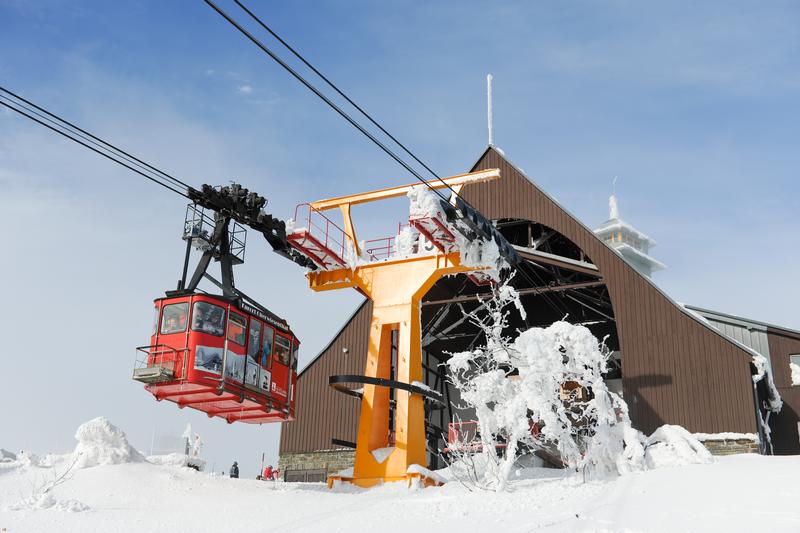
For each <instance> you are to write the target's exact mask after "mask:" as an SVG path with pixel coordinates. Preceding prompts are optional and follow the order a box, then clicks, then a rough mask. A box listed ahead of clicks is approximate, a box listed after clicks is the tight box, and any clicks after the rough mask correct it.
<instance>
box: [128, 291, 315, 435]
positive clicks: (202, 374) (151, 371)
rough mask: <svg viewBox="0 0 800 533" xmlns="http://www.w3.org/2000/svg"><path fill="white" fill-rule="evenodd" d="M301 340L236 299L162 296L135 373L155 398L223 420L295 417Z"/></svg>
mask: <svg viewBox="0 0 800 533" xmlns="http://www.w3.org/2000/svg"><path fill="white" fill-rule="evenodd" d="M299 347H300V342H299V341H298V340H297V337H295V336H294V334H293V333H292V330H291V329H290V328H289V326H288V324H286V322H284V321H282V320H280V319H278V318H277V317H275V316H274V315H271V313H270V314H267V313H265V312H264V311H262V310H260V309H258V308H256V307H254V306H251V305H248V304H247V303H246V302H244V301H242V300H240V299H237V298H226V297H224V296H213V295H209V294H192V295H186V296H174V297H166V298H159V299H157V300H156V301H155V316H154V320H153V336H152V338H151V340H150V344H149V345H148V346H143V347H140V348H137V350H139V352H140V354H142V356H141V358H140V363H141V364H140V366H139V368H137V369H135V370H134V379H136V380H137V381H141V382H144V383H145V384H146V385H145V389H146V390H148V391H149V392H150V393H152V394H153V396H155V397H156V399H157V400H170V401H172V402H175V403H177V404H178V406H180V407H186V406H188V407H192V408H194V409H197V410H199V411H203V412H205V413H207V414H208V416H220V417H222V418H225V419H226V420H227V421H228V422H249V423H253V424H262V423H264V422H273V421H287V420H294V388H295V385H296V383H297V352H298V349H299Z"/></svg>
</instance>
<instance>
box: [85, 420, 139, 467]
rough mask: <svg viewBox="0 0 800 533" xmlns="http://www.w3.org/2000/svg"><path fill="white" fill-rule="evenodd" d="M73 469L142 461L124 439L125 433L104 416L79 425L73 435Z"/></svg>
mask: <svg viewBox="0 0 800 533" xmlns="http://www.w3.org/2000/svg"><path fill="white" fill-rule="evenodd" d="M75 438H76V439H77V441H78V445H77V446H76V447H75V452H74V454H75V457H76V462H75V468H89V467H92V466H98V465H115V464H120V463H131V462H138V461H143V460H144V457H142V454H140V453H139V452H137V451H136V450H135V449H134V448H133V447H132V446H131V445H130V444H128V439H127V438H126V437H125V433H124V432H123V431H122V430H121V429H119V428H118V427H117V426H115V425H113V424H112V423H111V422H109V421H108V419H106V417H104V416H100V417H97V418H94V419H92V420H89V421H88V422H85V423H83V424H81V426H80V427H79V428H78V431H77V432H76V433H75Z"/></svg>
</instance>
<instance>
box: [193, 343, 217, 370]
mask: <svg viewBox="0 0 800 533" xmlns="http://www.w3.org/2000/svg"><path fill="white" fill-rule="evenodd" d="M194 354H195V355H194V368H195V369H196V370H202V371H203V372H213V373H214V374H221V373H222V348H215V347H214V346H197V348H195V352H194Z"/></svg>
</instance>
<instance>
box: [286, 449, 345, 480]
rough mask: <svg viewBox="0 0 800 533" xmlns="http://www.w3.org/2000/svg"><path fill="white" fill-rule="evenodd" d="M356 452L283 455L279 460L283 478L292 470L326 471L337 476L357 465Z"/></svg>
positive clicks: (340, 451) (326, 451)
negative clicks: (338, 473)
mask: <svg viewBox="0 0 800 533" xmlns="http://www.w3.org/2000/svg"><path fill="white" fill-rule="evenodd" d="M355 460H356V451H355V450H342V449H339V450H320V451H316V452H304V453H282V454H281V455H280V458H279V459H278V464H279V467H280V472H281V477H283V476H284V474H286V472H288V471H291V470H325V471H326V472H327V473H328V475H332V474H336V473H337V472H340V471H342V470H345V469H347V468H351V467H352V466H353V465H354V464H355Z"/></svg>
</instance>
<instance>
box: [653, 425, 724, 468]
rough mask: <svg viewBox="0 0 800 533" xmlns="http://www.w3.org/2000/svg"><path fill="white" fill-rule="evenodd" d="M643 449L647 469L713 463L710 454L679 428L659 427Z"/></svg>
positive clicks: (670, 426) (671, 426) (698, 442)
mask: <svg viewBox="0 0 800 533" xmlns="http://www.w3.org/2000/svg"><path fill="white" fill-rule="evenodd" d="M644 447H645V450H644V460H645V463H646V464H647V467H648V468H662V467H665V466H682V465H690V464H704V463H712V462H714V458H713V457H712V456H711V452H710V451H708V449H707V448H706V447H705V446H703V444H702V443H701V442H700V441H699V440H697V439H696V438H695V437H694V436H693V435H692V434H691V433H689V432H688V431H686V430H685V429H684V428H682V427H681V426H673V425H669V424H665V425H663V426H661V427H660V428H658V429H657V430H655V431H654V432H653V434H652V435H650V436H649V437H647V439H645V442H644Z"/></svg>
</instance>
